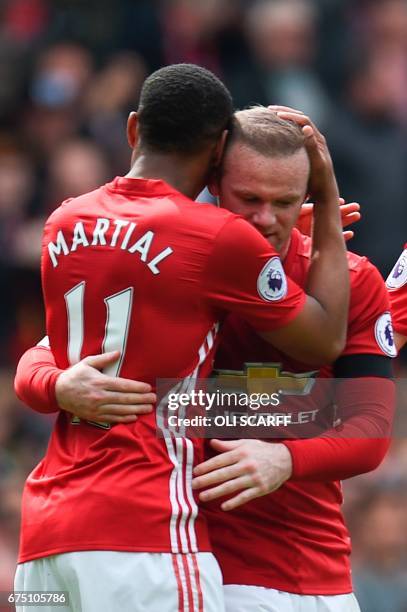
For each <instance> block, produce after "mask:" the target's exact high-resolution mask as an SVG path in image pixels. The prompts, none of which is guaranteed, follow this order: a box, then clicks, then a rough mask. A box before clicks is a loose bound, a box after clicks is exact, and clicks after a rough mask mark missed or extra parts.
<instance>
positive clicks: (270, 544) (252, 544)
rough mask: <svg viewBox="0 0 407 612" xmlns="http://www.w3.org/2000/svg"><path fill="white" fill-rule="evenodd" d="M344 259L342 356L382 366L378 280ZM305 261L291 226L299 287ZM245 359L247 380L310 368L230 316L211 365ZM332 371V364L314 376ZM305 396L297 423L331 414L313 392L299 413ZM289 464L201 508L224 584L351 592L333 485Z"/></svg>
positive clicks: (382, 295) (302, 241)
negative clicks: (247, 491) (279, 475)
mask: <svg viewBox="0 0 407 612" xmlns="http://www.w3.org/2000/svg"><path fill="white" fill-rule="evenodd" d="M348 259H349V270H350V280H351V304H350V313H349V328H348V338H347V345H346V348H345V350H344V353H343V355H344V356H346V355H356V354H372V355H378V356H383V357H384V359H385V360H386V364H387V356H390V355H395V350H394V345H392V340H391V338H390V339H389V340H388V341H387V340H386V338H385V337H384V335H383V330H384V329H385V327H386V326H387V325H388V322H389V320H390V317H389V313H388V310H389V301H388V296H387V292H386V289H385V286H384V282H383V280H382V279H381V276H380V274H379V272H378V271H377V270H376V269H375V268H374V267H373V266H372V264H370V263H369V261H368V260H367V259H366V258H361V257H359V256H357V255H354V254H352V253H349V258H348ZM309 261H310V240H309V239H308V238H306V237H304V236H302V235H301V234H300V233H299V232H298V231H297V230H294V232H293V234H292V240H291V244H290V248H289V252H288V254H287V258H286V260H285V262H284V267H285V270H286V272H287V273H288V274H289V275H290V276H291V277H292V278H293V279H295V280H296V282H297V283H298V284H299V285H305V282H306V276H307V270H308V267H309ZM390 325H391V320H390ZM245 363H246V364H247V363H250V367H253V368H254V369H253V371H252V372H251V374H252V376H253V377H255V367H256V366H261V365H262V364H268V365H270V364H272V365H273V366H276V365H277V366H278V367H279V368H281V371H282V372H283V374H284V375H285V376H287V374H286V373H296V374H298V373H301V372H304V373H306V372H307V371H308V370H309V367H308V368H307V367H306V366H301V364H299V363H296V362H294V361H293V360H292V359H290V358H287V357H286V356H285V355H283V354H281V353H280V352H278V351H276V350H275V349H273V348H272V347H271V346H269V345H267V344H266V343H265V342H263V341H262V339H261V338H259V337H258V336H257V335H256V334H255V333H254V332H253V330H252V329H251V328H250V325H249V324H247V323H246V322H245V321H242V320H241V319H240V318H238V317H237V316H235V315H230V316H229V317H228V319H227V321H226V323H225V326H224V328H223V329H222V333H221V341H220V347H219V351H218V353H217V356H216V360H215V366H216V367H217V368H221V369H227V370H240V371H242V370H244V366H245ZM304 375H306V374H304ZM332 375H333V370H332V368H331V367H325V368H323V369H322V370H321V371H320V372H319V374H318V376H319V377H332ZM357 375H358V374H357V372H355V374H354V376H355V377H356V376H357ZM285 380H287V378H286V379H285ZM327 382H328V381H327ZM304 401H305V398H302V402H301V404H300V406H301V407H302V410H303V412H302V414H301V419H299V422H301V423H306V424H307V426H309V425H310V424H312V421H315V423H316V422H317V421H318V419H319V418H320V417H321V418H322V420H323V416H324V415H323V412H324V410H326V411H328V415H327V418H328V419H329V418H332V417H333V414H331V415H329V411H330V410H331V408H332V406H323V404H321V403H320V402H321V398H320V392H318V390H317V394H316V396H314V393H313V391H312V390H310V391H309V399H308V401H307V403H306V407H307V408H306V410H304ZM293 404H294V405H295V401H294V402H293ZM297 416H299V415H297ZM318 441H319V442H320V440H318ZM277 442H278V440H277ZM304 442H308V440H305V441H304ZM346 442H348V441H346ZM301 443H302V442H301V440H298V441H294V449H292V450H296V449H298V453H299V449H300V448H301ZM368 443H373V444H375V441H374V440H368ZM287 445H288V446H289V448H291V447H290V443H288V444H287ZM295 445H297V446H295ZM209 454H211V453H210V451H209ZM293 463H294V467H293V475H292V479H290V480H289V481H287V482H286V483H285V484H284V485H283V486H281V487H280V488H279V489H278V490H277V491H275V492H274V493H271V494H269V495H266V496H264V497H260V498H258V499H256V500H253V501H251V502H249V503H246V504H245V505H243V506H241V507H240V508H237V509H236V510H233V511H231V512H223V511H222V510H221V509H220V507H219V504H217V503H216V504H215V503H211V504H207V505H206V509H205V514H206V516H207V518H208V523H209V532H210V537H211V542H212V545H213V550H214V553H215V555H216V557H217V559H218V561H219V563H220V566H221V569H222V573H223V577H224V582H225V584H245V585H258V586H262V587H267V588H273V589H278V590H282V591H288V592H291V593H299V594H308V595H331V594H340V593H348V592H350V591H352V585H351V578H350V562H349V555H350V539H349V535H348V531H347V529H346V526H345V524H344V520H343V517H342V513H341V503H342V493H341V485H340V482H339V481H330V482H325V481H319V482H318V481H317V480H318V479H317V478H315V480H314V481H313V480H312V478H309V479H308V480H307V482H301V481H300V480H297V481H296V477H297V476H300V474H297V473H296V469H297V465H298V466H299V465H300V463H299V462H297V460H296V456H295V455H294V456H293ZM322 467H323V466H322ZM299 469H300V468H299V467H298V470H299ZM301 476H302V475H301Z"/></svg>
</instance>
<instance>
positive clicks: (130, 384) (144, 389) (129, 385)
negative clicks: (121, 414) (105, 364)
mask: <svg viewBox="0 0 407 612" xmlns="http://www.w3.org/2000/svg"><path fill="white" fill-rule="evenodd" d="M104 388H105V389H106V391H118V392H120V393H149V392H150V391H151V385H149V384H148V383H145V382H141V381H139V380H131V379H129V378H113V377H112V376H106V375H105V378H104ZM152 395H154V394H152ZM152 401H153V402H154V401H156V398H155V399H153V400H152Z"/></svg>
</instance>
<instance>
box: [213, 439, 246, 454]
mask: <svg viewBox="0 0 407 612" xmlns="http://www.w3.org/2000/svg"><path fill="white" fill-rule="evenodd" d="M243 442H244V441H243V440H217V439H216V438H213V439H212V440H211V441H210V445H211V446H212V448H214V449H215V450H217V451H218V452H219V453H224V452H227V451H231V450H233V449H234V448H238V446H242V444H243Z"/></svg>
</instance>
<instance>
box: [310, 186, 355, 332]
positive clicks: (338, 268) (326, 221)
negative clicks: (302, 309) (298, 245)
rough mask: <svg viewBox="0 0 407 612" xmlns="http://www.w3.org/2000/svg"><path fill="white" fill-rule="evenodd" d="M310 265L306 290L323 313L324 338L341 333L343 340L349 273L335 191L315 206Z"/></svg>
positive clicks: (347, 302)
mask: <svg viewBox="0 0 407 612" xmlns="http://www.w3.org/2000/svg"><path fill="white" fill-rule="evenodd" d="M314 216H315V222H314V234H313V251H312V259H311V265H310V268H309V273H308V279H307V287H306V291H307V293H308V295H310V296H311V297H313V298H314V299H316V300H317V301H318V302H319V304H320V305H321V308H322V309H323V311H324V314H325V316H324V318H323V319H322V320H321V325H323V326H324V328H325V330H326V333H327V335H328V336H329V335H332V337H335V336H337V335H338V333H340V332H342V336H341V338H342V341H343V342H344V341H345V338H346V314H347V311H348V306H349V270H348V261H347V255H346V247H345V241H344V238H343V234H342V228H341V219H340V211H339V206H338V196H337V192H336V191H335V190H334V189H333V191H332V195H331V196H330V197H329V198H327V199H326V200H325V202H323V203H322V202H321V203H319V204H317V205H316V206H315V211H314Z"/></svg>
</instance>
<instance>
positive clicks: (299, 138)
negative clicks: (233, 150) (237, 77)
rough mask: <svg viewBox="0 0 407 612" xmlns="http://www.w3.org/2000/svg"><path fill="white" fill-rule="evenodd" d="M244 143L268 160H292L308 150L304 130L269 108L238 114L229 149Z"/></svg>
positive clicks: (233, 124)
mask: <svg viewBox="0 0 407 612" xmlns="http://www.w3.org/2000/svg"><path fill="white" fill-rule="evenodd" d="M235 142H237V143H241V144H244V145H247V146H248V147H250V148H252V149H253V150H254V151H257V152H258V153H261V154H262V155H265V156H267V157H288V156H290V155H293V154H294V153H297V151H299V150H300V149H303V148H304V142H305V139H304V135H303V133H302V130H301V128H300V127H299V126H298V125H297V124H296V123H293V122H292V121H286V120H285V119H280V117H278V116H277V115H276V114H275V113H274V112H272V111H271V110H269V109H268V108H266V107H265V106H253V107H252V108H248V109H246V110H242V111H237V112H236V113H235V114H234V117H233V121H232V126H231V130H230V133H229V138H228V144H227V146H228V148H229V147H230V146H231V145H232V144H233V143H235Z"/></svg>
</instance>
